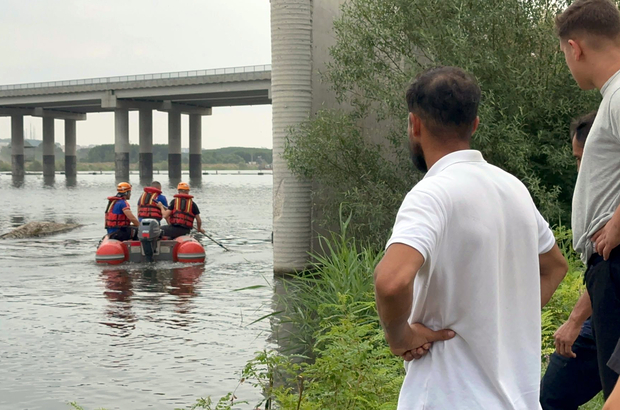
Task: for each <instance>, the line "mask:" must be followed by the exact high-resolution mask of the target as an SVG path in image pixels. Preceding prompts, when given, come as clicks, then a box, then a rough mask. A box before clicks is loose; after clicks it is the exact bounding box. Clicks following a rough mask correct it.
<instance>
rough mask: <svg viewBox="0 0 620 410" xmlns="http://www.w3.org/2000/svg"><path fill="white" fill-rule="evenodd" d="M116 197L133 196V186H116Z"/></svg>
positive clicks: (123, 183) (121, 184)
mask: <svg viewBox="0 0 620 410" xmlns="http://www.w3.org/2000/svg"><path fill="white" fill-rule="evenodd" d="M116 192H117V194H116V196H118V197H125V196H128V195H129V194H131V184H130V183H129V182H121V183H119V184H118V185H117V186H116Z"/></svg>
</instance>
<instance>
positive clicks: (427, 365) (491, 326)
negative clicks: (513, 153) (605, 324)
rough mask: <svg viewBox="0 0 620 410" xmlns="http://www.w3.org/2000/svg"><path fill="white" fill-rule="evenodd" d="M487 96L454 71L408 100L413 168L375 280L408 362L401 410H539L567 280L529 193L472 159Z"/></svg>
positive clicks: (393, 341) (389, 326) (425, 82)
mask: <svg viewBox="0 0 620 410" xmlns="http://www.w3.org/2000/svg"><path fill="white" fill-rule="evenodd" d="M479 102H480V89H479V87H478V85H477V83H476V80H475V79H474V78H473V77H472V76H471V75H469V74H467V73H466V72H464V71H463V70H461V69H459V68H456V67H438V68H434V69H431V70H428V71H425V72H424V73H422V74H421V75H420V76H418V78H417V79H416V80H415V81H414V82H413V84H412V85H411V87H410V88H409V90H408V92H407V103H408V106H409V117H408V121H409V132H408V134H409V140H410V146H411V152H412V159H413V162H414V164H415V165H416V166H417V167H418V168H419V169H421V170H422V171H426V170H427V168H428V172H427V174H426V176H425V177H424V179H423V180H422V181H420V182H419V183H418V184H417V185H416V186H415V187H414V188H413V189H412V190H411V191H410V192H409V194H408V195H407V196H406V198H405V200H404V201H403V204H402V206H401V208H400V210H399V212H398V216H397V217H396V223H395V225H394V230H393V234H392V237H391V238H390V240H389V242H388V244H387V251H386V253H385V256H384V257H383V259H382V260H381V262H380V263H379V265H378V266H377V268H376V270H375V291H376V300H377V308H378V311H379V316H380V319H381V323H382V325H383V327H384V330H385V335H386V339H387V341H388V343H389V345H390V348H391V350H392V352H393V353H395V354H397V355H399V356H401V357H403V358H404V359H405V361H406V363H405V368H406V371H407V375H406V377H405V381H404V383H403V386H402V389H401V393H400V398H399V404H398V409H399V410H418V409H425V410H430V409H472V410H474V409H475V410H480V409H493V410H502V409H523V410H532V409H539V408H540V405H539V402H538V397H539V383H540V310H541V306H544V305H545V304H546V303H547V302H548V301H549V299H550V298H551V296H552V294H553V292H554V291H555V289H556V288H557V286H558V285H559V283H560V282H561V281H562V278H563V277H564V275H565V274H566V271H567V269H568V266H567V263H566V261H565V259H564V257H563V256H562V253H561V252H560V250H559V249H558V247H557V245H556V244H555V239H554V237H553V233H552V232H551V230H550V229H549V225H548V224H547V223H546V222H545V220H544V219H543V217H542V216H541V215H540V213H539V212H538V210H537V209H536V206H535V205H534V202H533V201H532V198H531V196H530V194H529V192H528V190H527V189H526V188H525V186H524V185H523V184H522V183H521V182H520V181H519V180H518V179H516V178H515V177H513V176H512V175H510V174H508V173H507V172H504V171H502V170H501V169H499V168H497V167H495V166H492V165H490V164H488V163H487V162H486V161H485V160H484V159H483V157H482V154H481V153H480V152H478V151H474V150H471V149H470V140H471V136H472V134H473V133H474V131H475V130H476V128H477V126H478V122H479V120H478V117H477V113H478V105H479Z"/></svg>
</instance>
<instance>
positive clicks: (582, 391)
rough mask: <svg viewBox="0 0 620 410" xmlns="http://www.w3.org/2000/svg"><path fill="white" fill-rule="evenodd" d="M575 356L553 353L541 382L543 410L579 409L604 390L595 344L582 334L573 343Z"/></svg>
mask: <svg viewBox="0 0 620 410" xmlns="http://www.w3.org/2000/svg"><path fill="white" fill-rule="evenodd" d="M572 349H573V352H574V353H575V354H576V355H577V357H576V358H574V359H572V358H568V357H564V356H561V355H559V354H558V353H557V352H554V353H553V354H552V355H551V357H550V358H549V367H547V371H546V372H545V375H544V376H543V378H542V381H541V382H540V404H541V406H542V408H543V410H577V408H578V407H579V406H581V405H582V404H585V403H587V402H589V401H590V400H592V398H593V397H594V396H596V395H597V394H598V392H600V391H601V380H600V378H599V371H598V360H597V357H596V344H595V342H594V340H592V339H590V338H587V337H583V336H579V337H577V340H575V343H574V344H573V348H572Z"/></svg>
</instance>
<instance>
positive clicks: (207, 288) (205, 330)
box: [0, 173, 273, 410]
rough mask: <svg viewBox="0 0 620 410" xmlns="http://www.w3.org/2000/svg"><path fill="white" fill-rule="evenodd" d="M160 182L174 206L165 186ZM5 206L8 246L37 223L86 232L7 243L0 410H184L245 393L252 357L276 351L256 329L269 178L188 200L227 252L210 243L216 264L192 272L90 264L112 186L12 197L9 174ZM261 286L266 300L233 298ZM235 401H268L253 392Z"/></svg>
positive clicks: (43, 188)
mask: <svg viewBox="0 0 620 410" xmlns="http://www.w3.org/2000/svg"><path fill="white" fill-rule="evenodd" d="M155 177H156V179H158V180H159V181H160V182H161V183H162V185H163V187H164V194H166V195H167V196H168V198H169V199H170V197H171V196H172V194H173V193H174V192H175V190H174V189H173V188H174V187H173V186H171V185H170V183H169V181H168V178H167V175H156V176H155ZM137 180H138V177H137V175H132V181H131V182H132V183H133V184H134V193H133V196H132V198H131V200H130V203H131V206H132V209H133V210H134V212H135V206H136V205H135V204H136V202H137V200H138V197H139V195H138V194H139V192H140V191H141V190H142V187H141V186H139V184H138V182H137ZM0 194H1V196H2V211H1V212H0V234H1V233H4V232H7V231H9V230H10V229H12V228H15V227H17V226H19V225H21V224H23V223H26V222H29V221H42V220H43V221H55V222H77V223H80V224H83V225H84V226H83V227H81V228H79V229H77V230H75V231H73V232H69V233H64V234H60V235H56V236H51V237H44V238H36V239H28V240H15V241H8V240H7V241H3V240H0V409H2V410H5V409H6V410H9V409H10V410H17V409H28V410H38V409H41V410H60V409H62V410H66V409H68V408H69V407H68V404H67V403H68V402H71V401H76V402H77V403H78V404H80V405H82V406H84V407H85V408H86V409H89V410H90V409H94V408H100V407H103V408H105V409H107V410H112V409H123V410H125V409H127V410H141V409H170V410H172V409H174V408H175V407H183V408H184V407H186V406H189V405H191V404H192V403H193V402H194V401H195V399H196V398H198V397H206V396H209V395H211V396H212V397H213V398H214V399H217V398H219V397H220V396H222V395H224V394H226V393H227V392H229V391H232V390H234V389H235V388H237V386H238V384H239V375H240V372H241V370H242V369H243V367H244V365H245V363H246V362H247V361H248V360H249V359H251V358H252V357H253V355H254V352H255V351H258V350H261V349H263V348H266V347H270V346H272V345H271V342H270V340H269V339H270V336H271V334H270V328H269V323H267V322H265V321H260V322H258V323H254V324H252V322H253V321H254V320H255V319H258V318H260V317H262V316H264V315H266V314H268V313H270V312H271V310H272V309H271V306H272V297H273V291H272V290H271V286H269V282H271V281H272V276H273V274H272V244H271V241H270V237H271V226H272V208H271V203H272V196H271V195H272V177H271V175H256V174H255V173H254V175H248V174H245V175H221V174H220V175H205V176H203V180H202V184H201V185H194V186H193V187H192V191H191V194H192V195H194V197H195V201H196V203H197V204H198V205H199V207H200V211H201V216H202V219H203V227H204V228H205V230H206V231H207V233H209V234H210V235H211V236H212V237H213V238H214V239H216V240H218V241H220V242H222V243H223V244H224V245H226V246H227V247H229V248H230V249H231V251H230V252H226V251H224V249H222V248H220V247H218V246H217V245H215V244H213V243H212V242H210V241H209V240H208V239H206V238H205V239H203V240H202V243H203V245H205V247H206V254H207V260H206V262H205V264H204V265H202V264H200V265H191V266H187V265H183V264H180V263H177V264H174V263H160V264H151V265H138V264H124V265H119V266H117V267H104V266H99V265H97V264H96V263H95V250H96V249H95V246H96V245H97V243H98V242H99V240H100V238H101V237H102V235H103V234H104V230H103V211H104V208H105V205H106V203H107V201H106V197H107V196H110V195H114V194H115V181H114V176H113V175H110V174H107V175H106V174H104V175H78V177H77V180H76V181H73V182H69V181H67V180H66V179H65V177H64V176H63V175H57V176H56V178H55V182H54V183H50V182H49V181H44V180H43V177H42V176H36V175H28V176H26V177H25V179H24V181H23V183H22V184H16V183H15V182H14V181H13V180H12V177H11V176H10V175H6V174H3V175H0ZM255 285H265V286H264V287H258V288H256V289H251V290H245V291H235V289H240V288H245V287H251V286H255ZM236 395H237V396H238V397H239V399H246V400H249V401H250V402H251V403H254V402H255V401H256V400H257V398H259V397H260V393H259V392H257V391H256V390H255V389H254V388H252V387H251V386H248V385H246V384H241V385H240V386H239V387H238V388H237V391H236ZM241 408H249V407H241Z"/></svg>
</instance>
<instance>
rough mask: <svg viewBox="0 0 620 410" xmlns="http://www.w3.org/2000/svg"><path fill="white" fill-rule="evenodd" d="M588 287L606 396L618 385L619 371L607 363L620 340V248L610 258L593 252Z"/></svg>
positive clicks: (600, 373) (587, 276) (587, 277)
mask: <svg viewBox="0 0 620 410" xmlns="http://www.w3.org/2000/svg"><path fill="white" fill-rule="evenodd" d="M585 280H586V287H587V288H588V293H589V294H590V300H591V301H592V330H593V333H594V340H596V351H597V359H598V369H599V375H600V379H601V384H602V386H603V394H604V395H605V399H607V397H609V395H610V394H611V391H612V390H613V388H614V386H615V385H616V381H617V380H618V374H617V373H616V372H614V371H613V370H611V369H610V368H609V367H607V362H608V361H609V358H610V357H611V354H612V353H613V352H614V349H615V348H616V344H617V343H618V339H620V247H617V248H616V249H614V250H613V251H612V252H611V256H610V257H609V260H607V261H605V260H603V257H602V256H600V255H598V254H597V255H593V256H592V257H591V258H590V260H589V261H588V270H587V271H586V278H585Z"/></svg>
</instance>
